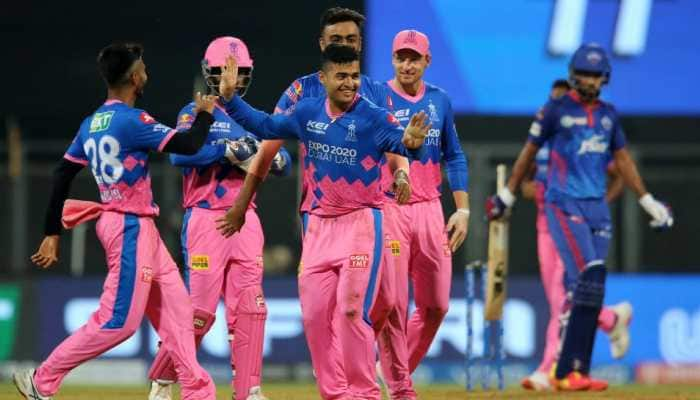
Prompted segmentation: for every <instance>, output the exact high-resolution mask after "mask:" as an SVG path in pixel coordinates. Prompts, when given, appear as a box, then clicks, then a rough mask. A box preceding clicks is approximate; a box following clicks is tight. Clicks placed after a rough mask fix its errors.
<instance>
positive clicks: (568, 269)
mask: <svg viewBox="0 0 700 400" xmlns="http://www.w3.org/2000/svg"><path fill="white" fill-rule="evenodd" d="M610 72H611V67H610V63H609V61H608V57H607V54H606V53H605V51H604V50H603V48H601V47H600V46H598V45H596V44H584V45H582V46H581V47H580V48H579V49H578V50H577V51H576V52H575V53H574V55H573V56H572V58H571V61H570V63H569V73H570V80H571V82H572V84H573V87H574V90H572V91H570V92H569V93H567V94H566V95H565V96H563V97H561V98H560V99H556V100H550V101H549V102H548V103H547V104H546V105H545V106H544V108H543V109H542V110H541V111H540V112H538V114H537V116H536V119H535V121H534V122H533V123H532V126H531V127H530V132H529V138H528V141H527V143H526V144H525V147H524V148H523V150H522V151H521V153H520V155H519V156H518V159H517V160H516V162H515V165H514V167H513V173H512V175H511V177H510V179H509V180H508V184H507V187H505V188H504V189H503V190H501V191H499V193H497V194H495V195H493V196H492V197H490V198H489V199H488V201H487V204H486V211H487V215H488V216H489V218H491V219H496V218H500V217H502V216H503V215H504V213H505V211H506V210H507V209H508V208H510V207H512V206H513V204H514V203H515V195H514V194H513V193H514V192H515V190H516V188H517V187H518V186H519V185H520V183H521V182H522V180H523V178H524V176H525V174H526V173H527V169H528V167H529V165H530V164H531V162H532V160H533V159H534V158H535V155H536V153H537V151H538V150H539V148H540V147H541V146H542V145H543V144H545V143H549V145H550V160H549V165H548V168H549V170H548V178H547V191H546V192H545V194H544V208H545V213H546V215H547V226H548V228H549V231H550V233H551V236H552V239H553V240H554V243H555V245H556V247H557V250H558V253H559V256H560V257H561V259H562V261H563V263H564V267H565V272H564V285H565V287H566V291H567V303H566V304H565V306H564V309H563V310H562V313H563V317H564V318H563V319H564V321H563V322H562V324H563V328H562V331H563V337H562V347H561V353H560V356H559V360H558V362H557V366H556V372H555V377H554V378H553V386H554V387H555V388H556V389H558V390H567V391H568V390H604V389H606V388H607V386H608V385H607V382H605V381H601V380H596V379H592V378H591V377H590V375H589V372H590V361H591V353H592V351H593V341H594V339H595V331H596V325H597V322H598V317H599V314H600V310H601V306H602V303H603V298H604V295H605V276H606V269H605V259H606V257H607V253H608V247H609V243H610V237H611V235H612V226H611V221H610V211H609V209H608V204H607V202H606V200H605V191H606V178H607V174H606V168H607V165H608V163H609V161H610V159H611V158H612V159H614V161H615V165H616V167H617V169H618V171H619V172H620V174H621V175H622V178H623V179H624V181H625V184H626V185H627V186H628V187H630V188H631V189H632V190H633V191H634V192H635V193H636V194H637V196H638V197H639V203H640V205H641V206H642V208H643V209H644V210H645V211H646V212H647V213H648V214H649V215H650V216H651V223H650V225H651V227H652V228H655V229H668V228H670V227H671V226H672V225H673V217H672V215H671V212H670V210H669V208H668V207H667V206H666V205H664V204H663V203H661V202H660V201H658V200H656V199H655V198H654V197H653V196H652V195H651V193H649V192H647V190H646V187H645V186H644V183H643V181H642V179H641V177H640V176H639V173H638V171H637V167H636V164H635V163H634V161H633V160H632V158H631V157H630V154H629V151H628V150H627V148H626V140H625V135H624V133H623V131H622V127H621V126H620V120H619V117H618V115H617V112H616V111H615V108H614V107H613V106H612V105H611V104H609V103H606V102H604V101H601V100H600V99H599V98H598V97H599V94H600V90H601V88H602V86H603V85H604V84H606V83H607V82H608V81H609V79H610Z"/></svg>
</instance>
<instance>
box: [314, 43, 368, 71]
mask: <svg viewBox="0 0 700 400" xmlns="http://www.w3.org/2000/svg"><path fill="white" fill-rule="evenodd" d="M355 61H360V55H359V54H358V53H357V51H356V50H355V49H354V48H352V47H350V46H345V45H342V44H337V43H331V44H329V45H328V46H326V48H325V49H324V50H323V52H322V53H321V69H324V67H325V66H326V65H328V64H351V63H353V62H355Z"/></svg>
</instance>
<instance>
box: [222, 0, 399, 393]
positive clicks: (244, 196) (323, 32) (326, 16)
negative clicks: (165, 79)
mask: <svg viewBox="0 0 700 400" xmlns="http://www.w3.org/2000/svg"><path fill="white" fill-rule="evenodd" d="M364 21H365V17H364V16H363V15H362V14H360V13H359V12H357V11H355V10H351V9H348V8H341V7H332V8H329V9H328V10H326V11H325V12H324V13H323V14H322V15H321V21H320V35H319V42H318V43H319V47H320V49H321V51H323V50H324V49H325V48H326V46H328V45H329V44H339V45H345V46H349V47H352V48H354V49H355V50H356V51H357V52H360V51H361V49H362V26H363V25H364ZM360 79H361V84H360V88H359V93H360V94H361V95H363V96H364V97H366V98H367V99H368V100H370V101H372V102H373V103H374V104H376V105H378V106H380V107H384V108H386V109H391V108H392V105H391V104H390V101H391V98H390V96H389V91H388V90H387V88H386V87H385V86H384V85H383V84H382V83H379V82H376V81H374V80H372V79H370V78H369V77H367V76H366V75H361V77H360ZM325 96H326V89H325V87H324V85H323V84H322V82H321V80H320V72H318V71H317V72H314V73H312V74H309V75H306V76H303V77H301V78H298V79H296V80H295V81H294V82H292V84H291V85H290V86H289V88H287V90H286V91H285V92H284V93H283V94H282V96H281V97H280V99H279V101H278V103H277V106H276V107H275V113H283V112H284V111H286V110H288V109H289V108H290V107H293V106H294V105H295V104H296V103H297V102H299V101H300V100H302V99H305V98H315V97H325ZM282 143H283V141H282V140H264V141H263V142H262V145H261V148H260V151H259V152H258V153H257V155H256V157H255V158H254V159H253V161H252V163H251V165H250V168H249V169H248V174H247V176H246V178H245V183H244V185H243V187H242V188H241V191H240V193H239V195H238V197H237V198H236V201H235V202H234V205H233V209H232V213H231V214H230V216H233V215H236V216H238V217H237V218H240V219H239V220H236V221H234V224H233V225H232V226H233V228H234V230H235V231H237V230H238V229H240V227H242V226H243V224H244V221H245V215H246V214H245V212H244V211H245V210H247V209H248V207H249V204H250V202H251V201H252V198H253V195H254V194H255V192H256V191H257V189H258V187H259V186H260V185H261V184H262V182H263V180H264V179H265V177H266V175H267V172H268V170H269V169H270V165H271V164H272V162H273V159H274V156H275V154H276V153H277V152H278V150H279V148H280V146H282ZM304 151H306V149H305V148H304V146H300V151H299V154H300V155H301V157H300V158H301V159H304ZM386 159H387V165H389V173H391V176H393V177H394V185H393V192H394V193H395V196H396V199H397V201H398V202H399V203H400V204H402V203H404V202H406V201H407V200H408V198H409V196H410V185H409V180H408V160H407V159H406V158H404V157H400V156H397V155H396V154H391V153H387V155H386ZM309 170H310V165H309V164H308V163H305V164H304V168H303V170H302V171H303V172H302V177H301V189H302V190H301V204H300V206H299V211H300V214H301V220H302V236H303V233H304V230H305V229H304V227H305V226H306V221H308V218H309V211H310V210H311V203H312V201H313V194H312V192H313V190H314V188H313V186H312V183H313V179H311V178H310V175H309V174H308V171H309ZM393 261H394V260H393V259H392V258H391V257H390V258H389V262H393ZM386 271H391V269H389V268H387V269H386ZM391 278H392V277H391V276H382V277H381V279H380V282H379V285H380V296H379V298H378V299H377V302H376V303H377V304H376V306H375V307H374V309H373V311H374V313H375V318H374V319H375V320H383V319H384V318H383V317H382V316H383V315H385V314H387V313H388V312H389V310H390V309H391V308H393V299H394V297H395V295H394V282H393V281H392V280H391ZM374 328H375V329H376V330H377V331H378V329H379V328H380V326H379V324H375V325H374ZM336 336H337V335H336V332H335V331H333V332H332V336H331V344H330V347H332V348H333V349H334V351H332V352H330V354H331V356H329V357H327V358H325V359H323V360H321V361H319V364H317V365H318V368H321V369H322V370H323V371H319V370H318V369H316V370H315V374H316V376H318V375H319V374H322V375H325V376H327V377H328V379H326V381H328V382H333V385H334V386H333V387H325V388H326V389H328V390H329V393H345V392H346V391H347V380H346V379H345V374H344V372H343V371H344V369H343V364H342V359H341V356H340V349H339V345H338V341H337V337H336ZM329 395H330V394H329Z"/></svg>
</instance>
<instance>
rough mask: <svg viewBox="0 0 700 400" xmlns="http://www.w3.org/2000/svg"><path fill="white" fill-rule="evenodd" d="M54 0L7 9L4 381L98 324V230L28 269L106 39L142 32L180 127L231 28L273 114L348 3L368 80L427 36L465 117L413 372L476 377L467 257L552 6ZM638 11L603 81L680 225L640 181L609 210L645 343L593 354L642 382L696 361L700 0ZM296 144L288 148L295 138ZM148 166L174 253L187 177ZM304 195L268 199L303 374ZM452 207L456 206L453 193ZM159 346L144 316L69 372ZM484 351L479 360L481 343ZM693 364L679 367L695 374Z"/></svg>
mask: <svg viewBox="0 0 700 400" xmlns="http://www.w3.org/2000/svg"><path fill="white" fill-rule="evenodd" d="M42 3H44V2H22V3H16V2H15V3H10V4H5V5H3V7H2V11H0V26H2V31H3V34H2V37H3V39H4V40H3V51H4V57H3V58H4V60H5V62H3V63H2V64H1V65H0V70H1V71H2V72H3V73H2V75H3V76H4V77H5V82H4V83H3V87H4V88H5V90H3V94H4V95H3V96H2V97H1V98H0V118H1V119H2V121H3V126H4V134H3V135H2V137H0V188H2V189H0V190H1V192H0V193H1V194H0V218H1V221H2V224H0V254H2V255H3V259H2V261H0V379H3V377H6V376H7V373H8V371H10V370H11V369H12V368H14V366H16V365H17V363H18V362H19V363H23V362H32V361H39V360H41V359H42V358H43V357H45V356H46V355H47V354H48V352H49V351H50V349H51V348H52V347H53V346H54V345H55V344H57V343H58V341H60V340H61V339H62V338H63V337H65V335H66V334H67V333H69V332H70V331H72V330H74V329H75V328H77V327H78V326H79V325H80V324H81V323H82V322H83V321H84V320H85V319H86V318H87V315H88V314H89V312H90V311H91V310H92V309H94V307H95V305H96V298H97V296H98V295H99V290H100V287H101V279H102V277H103V276H104V270H105V263H104V255H103V252H102V249H101V247H100V245H99V243H98V242H97V239H96V237H95V234H94V224H92V225H89V226H88V227H87V229H83V230H78V231H76V232H73V233H71V232H66V233H65V234H64V240H63V241H62V249H61V250H62V252H61V254H62V260H61V262H60V264H59V265H58V266H56V267H54V268H52V269H51V270H49V271H39V270H38V268H36V267H33V266H31V265H30V263H29V262H28V256H29V255H30V254H31V252H32V251H33V250H34V249H35V246H36V245H37V244H38V243H39V240H40V239H41V234H42V227H43V213H44V209H45V206H46V201H47V197H48V194H49V190H50V187H49V186H50V177H51V171H52V169H53V166H54V165H55V163H56V161H57V160H58V158H59V157H60V156H61V154H62V152H63V150H64V149H65V147H66V146H67V145H68V143H69V142H70V141H71V139H72V137H73V134H74V133H75V131H76V129H77V127H78V124H79V123H80V121H81V120H82V119H83V118H84V117H85V116H86V115H87V114H89V113H90V112H91V111H92V110H93V109H94V108H96V107H97V106H98V105H99V104H101V103H102V101H103V100H104V89H103V86H102V83H101V81H100V80H99V77H98V75H97V72H96V68H95V61H94V60H95V57H96V54H97V51H98V50H99V49H100V48H101V47H103V46H104V45H106V44H108V43H109V42H111V41H113V40H133V41H139V42H141V43H143V44H144V45H145V48H146V53H145V60H146V63H147V66H148V72H149V84H148V86H147V88H146V94H145V96H144V98H143V99H142V100H141V102H140V103H139V106H140V107H141V108H144V109H146V110H148V111H149V112H150V113H151V114H152V115H153V116H154V117H156V118H157V119H159V120H161V121H163V122H165V123H169V124H171V125H174V123H175V116H176V114H177V112H178V111H179V109H180V108H181V107H182V106H183V105H184V104H185V103H186V102H188V101H189V99H190V98H191V95H192V92H193V89H194V88H195V87H198V85H199V86H200V87H201V80H199V76H200V72H199V71H200V70H199V61H200V59H201V57H202V54H203V51H204V49H205V47H206V45H207V43H208V42H209V41H210V40H211V39H212V38H214V37H216V36H219V35H235V36H238V37H240V38H242V39H243V40H245V41H246V43H247V44H248V46H249V49H250V50H251V54H252V57H253V58H254V60H255V71H254V79H253V84H252V87H251V89H250V91H249V93H248V95H247V100H248V101H249V102H251V103H252V104H254V105H256V106H257V107H259V108H262V109H265V110H268V111H271V110H272V108H273V106H274V103H275V102H276V101H277V99H278V98H279V95H280V94H281V93H282V91H283V90H284V89H285V88H286V87H287V85H288V84H289V83H290V82H291V81H292V80H293V79H295V78H296V77H299V76H301V75H305V74H307V73H310V72H312V71H314V70H315V68H316V64H317V59H318V43H317V37H318V16H319V15H320V13H321V11H322V10H323V9H325V8H326V7H328V6H332V5H336V4H340V5H343V6H347V7H351V8H355V9H358V10H361V11H364V12H365V13H366V15H367V17H368V22H369V24H368V26H367V27H366V29H365V38H364V49H365V50H364V53H365V57H364V64H363V67H364V69H365V72H367V73H368V74H370V76H372V77H373V78H374V79H378V80H384V79H388V78H389V77H390V73H391V71H390V69H389V67H390V53H389V49H390V42H391V37H392V36H393V34H394V33H395V32H396V31H398V30H400V29H404V28H409V27H412V28H416V29H419V30H423V31H425V32H427V33H428V34H429V35H430V37H431V40H432V44H433V55H434V65H433V66H432V67H431V68H430V69H429V70H428V73H427V76H426V78H427V79H428V80H430V81H435V82H436V83H438V84H440V85H441V86H444V87H445V88H446V89H447V90H448V91H449V92H450V94H451V96H452V98H453V101H454V102H455V104H456V109H457V110H458V112H459V116H458V117H457V127H458V131H459V132H460V138H461V140H462V144H463V148H464V150H465V151H466V152H467V154H468V156H469V160H470V180H471V185H470V192H471V196H472V211H473V214H472V218H471V221H470V234H469V237H468V239H467V242H466V245H465V246H463V248H462V249H461V250H460V251H459V252H458V253H456V254H455V256H454V276H455V281H454V285H453V289H452V297H453V301H452V303H451V309H450V313H449V314H448V318H447V319H446V321H445V324H444V326H443V328H441V331H440V333H439V335H438V338H437V340H436V342H435V343H434V345H433V347H432V348H431V351H430V353H429V357H428V358H427V359H426V362H425V368H423V369H421V370H419V372H418V378H419V380H423V381H430V380H433V379H435V380H448V381H449V380H461V379H464V378H463V370H462V369H461V363H462V360H463V354H464V346H465V326H464V321H465V317H464V309H465V306H464V297H463V296H464V288H463V285H462V283H461V282H462V279H461V278H462V274H463V272H462V271H463V266H464V264H465V263H466V262H467V261H469V260H475V259H484V258H485V255H486V223H485V222H483V214H482V205H483V201H484V199H485V196H487V195H488V194H489V193H490V192H491V191H492V190H493V187H494V178H495V168H494V166H495V165H496V164H497V163H499V162H504V161H505V162H511V161H512V160H513V159H514V157H515V156H516V155H517V152H518V150H519V148H520V146H521V145H522V143H523V140H524V138H525V132H526V131H527V129H528V126H529V124H530V121H531V115H532V114H534V112H535V111H536V110H537V107H538V106H539V104H540V103H541V102H543V101H544V100H545V96H546V93H547V91H548V87H549V84H550V82H551V81H552V80H554V79H556V78H559V77H564V76H565V74H566V60H567V59H568V55H567V50H566V46H564V47H563V48H558V47H557V48H554V47H553V45H552V43H553V42H551V41H552V40H553V39H552V35H553V34H554V33H553V32H554V30H553V28H552V26H553V25H554V21H555V20H556V18H555V17H554V14H555V13H554V10H555V8H556V4H557V2H555V1H549V0H509V1H504V2H502V3H499V4H496V3H497V2H488V3H493V4H485V3H487V2H478V3H479V5H478V7H475V6H474V5H475V4H476V3H477V2H469V1H467V2H465V1H456V0H450V1H448V0H444V1H432V2H431V1H425V0H424V1H419V0H412V1H380V0H367V1H366V2H363V1H341V2H335V1H332V2H331V1H314V2H311V1H309V2H272V1H261V2H246V3H239V2H237V4H233V3H209V4H195V3H188V4H186V5H184V4H183V5H176V4H174V3H172V2H161V1H156V2H148V3H145V2H144V3H142V4H133V3H121V4H119V6H113V7H112V8H106V9H105V8H102V7H97V6H96V5H95V4H94V3H91V2H71V3H70V4H69V3H66V2H54V3H48V2H46V4H42ZM573 3H578V4H584V7H585V9H586V11H587V12H586V14H585V19H584V20H583V27H584V28H583V30H582V37H581V38H579V39H583V40H584V41H587V40H596V41H599V42H601V43H602V44H603V45H604V46H605V47H606V48H608V49H610V48H611V47H613V43H614V41H615V36H616V35H618V32H617V31H616V30H615V27H617V26H618V25H619V18H620V15H621V14H622V11H621V8H620V7H621V5H622V4H625V3H627V4H631V3H635V2H627V1H622V2H618V1H610V0H589V1H584V0H580V1H575V2H573ZM636 3H637V7H639V4H642V6H641V7H644V4H649V5H650V6H649V7H650V8H649V10H650V14H649V15H650V17H649V23H648V26H647V27H646V28H647V29H646V31H645V32H643V33H645V35H643V36H644V39H645V40H643V41H642V42H643V44H644V46H642V48H641V49H640V48H637V49H636V50H635V49H632V51H628V52H627V53H625V52H624V51H621V52H620V54H613V58H612V63H613V78H612V81H611V85H610V87H609V88H607V89H606V92H605V93H606V94H607V95H609V96H610V97H608V98H610V99H611V100H612V101H614V102H616V104H618V106H619V108H620V111H621V113H622V114H623V121H624V127H625V130H626V133H627V137H628V139H629V141H630V142H631V143H632V146H631V149H632V151H633V154H634V155H635V157H636V158H637V160H638V162H639V163H640V167H641V170H642V173H643V175H644V177H645V179H646V181H647V184H648V187H649V188H650V190H651V191H652V192H653V193H655V194H656V195H657V197H659V198H661V199H664V200H666V201H668V202H669V203H670V204H671V205H672V207H673V209H674V213H675V215H676V226H675V227H674V229H673V231H671V232H668V233H666V234H664V235H657V234H654V233H652V232H651V231H650V230H649V229H647V227H646V217H645V216H644V215H642V212H641V211H640V209H639V207H638V206H637V204H636V199H635V198H634V196H632V195H631V194H630V193H627V194H626V195H625V196H624V197H623V198H622V199H621V200H620V201H618V202H617V203H616V204H614V205H613V215H614V221H615V230H616V235H615V239H614V245H613V249H612V251H611V255H610V259H609V260H608V261H609V262H608V265H609V267H610V269H611V271H613V272H614V273H615V274H614V275H613V276H612V277H611V279H610V285H609V290H608V297H607V301H608V302H609V303H612V302H615V301H619V300H622V299H629V300H630V301H631V302H632V303H633V304H634V306H635V310H636V314H635V317H634V322H633V328H632V334H633V347H632V350H631V351H630V353H629V355H628V356H627V357H626V358H625V359H623V360H622V361H621V362H613V361H612V360H610V358H609V356H608V355H607V347H606V346H607V341H606V339H605V338H604V337H603V336H600V337H599V340H597V345H596V350H595V359H596V361H597V363H598V365H600V366H602V369H600V370H599V372H600V373H604V374H606V375H607V376H608V377H612V378H614V379H616V380H619V381H625V380H630V379H635V374H636V378H638V379H641V380H645V379H652V380H653V379H661V380H669V379H671V380H673V379H675V378H673V376H675V375H673V371H676V370H674V369H672V368H669V366H674V365H676V366H679V365H682V366H685V367H686V370H688V369H687V366H688V365H689V364H698V363H700V293H698V291H697V288H698V287H700V274H698V273H699V272H700V256H699V255H698V252H697V251H695V250H696V249H695V248H694V245H696V243H697V237H698V234H699V233H700V232H699V230H698V226H699V225H698V223H697V222H698V221H699V220H700V211H698V209H697V207H696V204H698V202H699V201H700V188H699V186H698V182H699V181H700V141H699V140H698V138H697V134H698V132H699V131H700V97H699V96H698V95H697V93H698V92H699V91H700V84H699V83H698V81H697V70H698V67H700V49H698V45H697V41H696V38H697V37H698V35H699V34H700V28H698V26H697V24H693V23H692V21H695V20H697V18H698V17H700V5H699V4H698V3H697V2H694V1H692V0H657V1H652V0H648V1H647V0H645V1H639V2H636ZM627 12H629V10H627ZM632 12H635V10H632ZM636 12H639V10H636ZM641 15H643V14H641ZM637 17H639V15H637ZM641 25H644V24H641ZM637 35H638V36H639V35H640V33H639V32H637ZM574 36H575V35H574ZM565 42H566V41H565ZM564 44H566V43H564ZM555 47H556V46H555ZM288 149H289V150H290V151H292V153H294V154H296V145H293V144H290V145H289V146H288ZM154 160H156V161H155V162H154V164H153V168H152V174H153V177H154V179H153V185H154V195H155V199H156V201H157V202H158V203H159V205H160V207H161V217H160V218H159V220H158V224H159V226H160V228H161V232H162V235H163V237H164V238H165V240H166V242H167V244H168V246H169V248H170V250H171V253H172V254H173V255H174V256H176V257H180V256H179V255H180V251H179V243H178V238H179V228H180V219H181V214H182V211H181V208H180V206H179V199H180V179H179V172H178V171H177V169H175V168H174V167H172V166H169V165H168V164H167V163H166V159H165V158H164V157H162V156H155V157H154ZM295 193H296V175H293V176H292V177H289V178H283V179H271V180H270V181H269V183H268V184H266V185H265V186H264V187H263V189H262V192H261V194H260V196H259V197H258V205H259V209H260V216H261V219H262V221H263V227H264V231H265V235H266V253H265V263H266V279H267V282H266V284H265V290H266V294H267V296H268V304H269V308H270V317H269V320H268V326H267V341H266V353H265V357H266V358H265V360H266V376H267V377H272V378H279V379H297V378H298V379H309V378H310V370H309V367H308V352H307V351H306V348H305V343H304V339H303V333H302V331H301V321H300V319H299V309H298V303H297V302H296V301H295V300H294V299H295V297H296V284H295V279H294V276H295V270H296V262H297V260H298V255H299V238H298V235H297V231H298V229H297V218H296V209H295V204H296V198H295ZM72 197H79V198H84V199H93V200H96V191H95V184H94V181H93V178H92V177H91V176H90V175H89V174H88V173H81V174H80V176H79V177H78V178H77V179H76V181H75V183H74V186H73V191H72ZM445 199H446V200H447V201H446V202H445V209H446V212H447V213H449V212H451V211H452V209H453V206H452V204H451V200H450V199H451V196H449V195H448V196H445ZM516 209H517V211H516V212H515V214H514V217H513V219H512V223H511V226H512V230H511V252H510V257H511V258H510V259H511V264H510V272H511V280H510V282H511V286H510V290H511V291H510V297H511V300H510V301H509V303H508V305H507V307H506V317H505V330H506V350H507V352H508V357H509V361H510V364H509V365H510V369H509V370H508V371H509V374H510V375H511V376H513V377H515V376H519V374H521V375H522V374H524V373H526V372H527V371H529V369H530V368H531V367H532V365H534V363H535V362H536V361H537V359H538V357H539V355H540V354H541V349H542V340H541V338H542V336H543V330H544V325H545V323H546V320H547V318H548V315H547V311H546V310H547V307H546V302H545V300H544V296H543V292H542V288H541V285H540V284H539V281H538V273H539V272H538V267H537V260H536V252H535V241H534V233H535V230H534V206H533V205H532V204H531V203H528V202H527V201H519V203H518V204H517V206H516ZM222 320H223V316H222V315H220V318H219V321H222ZM479 329H480V327H479V326H477V333H478V331H479ZM477 336H478V335H477ZM154 346H155V340H154V338H153V336H152V332H150V331H149V329H148V328H146V327H145V326H144V328H143V329H142V330H141V331H140V333H139V334H138V335H137V336H136V337H135V338H134V339H132V340H130V341H127V342H125V343H124V344H123V345H122V346H120V347H119V348H118V349H116V350H114V351H113V352H112V353H111V354H109V355H108V356H106V357H104V359H103V361H102V362H103V364H99V363H98V364H94V367H93V368H92V369H90V370H88V369H82V370H80V371H77V372H76V374H74V375H75V376H74V378H78V379H79V380H80V379H85V380H93V381H94V379H95V378H96V377H100V378H104V377H105V376H106V377H116V376H117V374H104V373H102V372H103V371H104V370H102V369H100V368H101V367H100V366H101V365H102V366H104V367H105V368H114V367H115V366H118V367H121V368H122V370H123V371H125V372H128V373H125V374H123V375H119V376H120V377H121V379H124V380H125V381H126V382H134V381H139V380H143V379H144V377H145V368H146V363H147V362H148V361H149V360H150V359H151V358H152V355H153V349H154ZM476 346H477V347H476V349H477V352H479V351H480V349H481V347H480V346H481V345H480V343H478V342H477V345H476ZM227 359H228V356H227V345H226V342H225V340H224V328H223V325H217V326H215V328H214V332H213V334H212V335H210V337H209V338H208V339H207V340H206V341H205V344H204V349H203V351H202V360H203V362H204V363H205V364H207V366H209V367H210V368H211V369H212V370H213V372H214V374H215V375H216V376H217V377H219V378H222V379H226V374H227V373H228V372H227V368H228V366H227ZM635 368H636V370H635ZM698 370H699V369H698V368H695V369H694V370H691V371H696V372H695V373H694V374H695V375H693V374H692V373H691V374H686V378H688V379H695V380H696V381H698V382H700V372H697V371H698ZM635 371H636V372H635ZM650 371H651V372H650Z"/></svg>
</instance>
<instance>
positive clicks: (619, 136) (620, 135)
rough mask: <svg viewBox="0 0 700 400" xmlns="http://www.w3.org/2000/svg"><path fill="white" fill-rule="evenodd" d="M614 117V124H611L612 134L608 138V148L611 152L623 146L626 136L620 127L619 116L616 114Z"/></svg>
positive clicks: (625, 142)
mask: <svg viewBox="0 0 700 400" xmlns="http://www.w3.org/2000/svg"><path fill="white" fill-rule="evenodd" d="M614 118H615V125H614V126H613V130H612V136H611V138H610V150H611V151H612V152H613V153H614V152H616V151H618V150H620V149H621V148H623V147H625V145H626V144H627V138H626V137H625V132H624V130H623V129H622V124H621V123H620V118H618V117H617V114H616V115H615V116H614Z"/></svg>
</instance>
